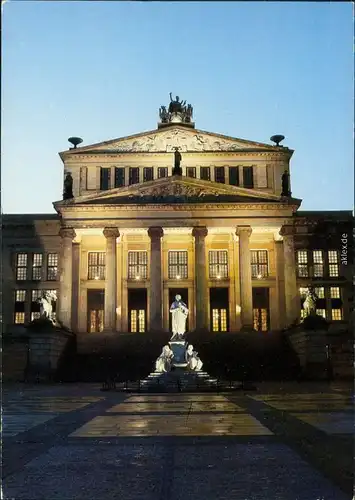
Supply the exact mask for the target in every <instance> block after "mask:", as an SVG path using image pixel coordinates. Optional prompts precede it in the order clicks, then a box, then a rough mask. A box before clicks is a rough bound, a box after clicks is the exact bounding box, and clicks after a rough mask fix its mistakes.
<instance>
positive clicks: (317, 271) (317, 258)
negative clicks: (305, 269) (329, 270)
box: [313, 250, 324, 278]
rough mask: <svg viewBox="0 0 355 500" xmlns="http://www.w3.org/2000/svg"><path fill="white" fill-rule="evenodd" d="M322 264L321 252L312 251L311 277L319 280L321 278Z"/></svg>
mask: <svg viewBox="0 0 355 500" xmlns="http://www.w3.org/2000/svg"><path fill="white" fill-rule="evenodd" d="M323 269H324V262H323V251H322V250H313V276H314V277H315V278H321V277H322V276H323V273H324V271H323Z"/></svg>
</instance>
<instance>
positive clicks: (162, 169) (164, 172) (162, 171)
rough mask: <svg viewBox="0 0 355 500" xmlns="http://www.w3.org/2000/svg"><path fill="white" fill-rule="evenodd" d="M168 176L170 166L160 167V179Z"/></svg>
mask: <svg viewBox="0 0 355 500" xmlns="http://www.w3.org/2000/svg"><path fill="white" fill-rule="evenodd" d="M162 177H168V167H158V179H161V178H162Z"/></svg>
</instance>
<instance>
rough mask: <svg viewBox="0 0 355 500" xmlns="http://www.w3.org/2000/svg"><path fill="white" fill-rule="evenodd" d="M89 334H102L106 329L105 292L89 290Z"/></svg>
mask: <svg viewBox="0 0 355 500" xmlns="http://www.w3.org/2000/svg"><path fill="white" fill-rule="evenodd" d="M87 304H88V307H87V311H88V317H87V323H88V325H87V329H88V332H90V333H92V332H102V330H103V329H104V304H105V290H88V301H87Z"/></svg>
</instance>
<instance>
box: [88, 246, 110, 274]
mask: <svg viewBox="0 0 355 500" xmlns="http://www.w3.org/2000/svg"><path fill="white" fill-rule="evenodd" d="M105 263H106V254H105V252H89V253H88V279H89V280H104V279H105V267H106V264H105Z"/></svg>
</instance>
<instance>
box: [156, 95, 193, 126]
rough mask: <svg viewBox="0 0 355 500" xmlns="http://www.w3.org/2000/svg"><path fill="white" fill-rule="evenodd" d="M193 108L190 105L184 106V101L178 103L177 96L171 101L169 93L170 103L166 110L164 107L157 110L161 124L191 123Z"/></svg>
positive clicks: (171, 96) (171, 97)
mask: <svg viewBox="0 0 355 500" xmlns="http://www.w3.org/2000/svg"><path fill="white" fill-rule="evenodd" d="M192 115H193V108H192V106H191V104H186V100H185V101H182V100H181V101H180V98H179V96H178V95H177V96H176V97H175V99H173V95H172V92H170V103H169V106H168V109H167V107H166V106H161V107H160V108H159V117H160V120H161V123H164V124H167V123H189V124H191V123H192Z"/></svg>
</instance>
